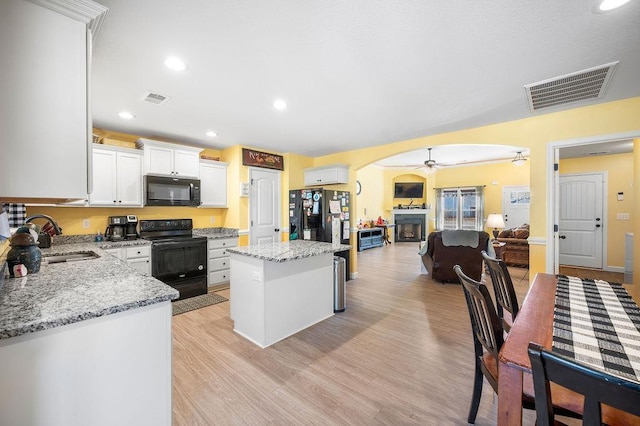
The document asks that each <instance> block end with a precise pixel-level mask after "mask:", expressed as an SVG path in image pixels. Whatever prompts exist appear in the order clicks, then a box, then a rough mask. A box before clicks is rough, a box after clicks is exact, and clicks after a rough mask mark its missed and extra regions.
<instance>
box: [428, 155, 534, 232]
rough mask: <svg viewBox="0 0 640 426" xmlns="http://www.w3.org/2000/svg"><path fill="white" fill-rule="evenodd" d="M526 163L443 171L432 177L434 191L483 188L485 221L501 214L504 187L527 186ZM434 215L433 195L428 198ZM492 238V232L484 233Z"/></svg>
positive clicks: (445, 169)
mask: <svg viewBox="0 0 640 426" xmlns="http://www.w3.org/2000/svg"><path fill="white" fill-rule="evenodd" d="M529 163H530V162H529V161H527V162H525V163H524V164H523V165H521V166H514V165H513V164H512V163H511V161H506V162H501V163H494V164H482V165H477V166H463V167H455V168H442V169H438V171H437V172H436V173H435V175H434V179H435V185H436V187H437V188H455V187H464V186H484V220H486V219H487V216H488V215H489V214H490V213H502V188H503V187H505V186H516V185H518V186H520V185H523V186H527V185H529V175H530V169H529ZM430 198H431V200H433V203H432V207H433V214H435V191H433V193H432V194H431V196H430ZM485 230H486V231H487V232H488V233H489V235H492V231H493V228H486V229H485Z"/></svg>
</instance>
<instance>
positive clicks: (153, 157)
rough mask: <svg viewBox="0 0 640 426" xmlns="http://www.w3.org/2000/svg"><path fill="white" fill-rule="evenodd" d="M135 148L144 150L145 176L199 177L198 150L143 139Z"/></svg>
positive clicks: (199, 150)
mask: <svg viewBox="0 0 640 426" xmlns="http://www.w3.org/2000/svg"><path fill="white" fill-rule="evenodd" d="M136 146H137V147H138V148H140V147H142V148H143V149H144V174H145V175H147V174H152V175H166V176H176V177H191V178H199V177H200V152H201V151H202V149H200V148H194V147H190V146H184V145H178V144H172V143H167V142H159V141H154V140H149V139H143V138H140V139H138V140H137V142H136Z"/></svg>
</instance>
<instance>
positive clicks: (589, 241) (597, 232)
mask: <svg viewBox="0 0 640 426" xmlns="http://www.w3.org/2000/svg"><path fill="white" fill-rule="evenodd" d="M603 188H604V175H603V174H602V173H589V174H572V175H560V197H559V198H560V200H559V201H560V211H559V223H558V224H559V232H558V238H559V261H560V264H562V265H571V266H583V267H587V268H602V263H603V262H602V253H603V250H602V242H603V241H602V234H603V232H604V224H605V220H604V217H603V199H604V193H603Z"/></svg>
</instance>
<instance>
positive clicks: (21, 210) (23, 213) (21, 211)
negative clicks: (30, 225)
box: [3, 203, 27, 228]
mask: <svg viewBox="0 0 640 426" xmlns="http://www.w3.org/2000/svg"><path fill="white" fill-rule="evenodd" d="M3 210H4V211H5V212H7V217H8V219H9V227H11V228H18V227H20V226H22V225H24V222H25V220H26V219H27V206H26V205H25V204H19V203H8V204H4V205H3Z"/></svg>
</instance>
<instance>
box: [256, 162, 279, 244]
mask: <svg viewBox="0 0 640 426" xmlns="http://www.w3.org/2000/svg"><path fill="white" fill-rule="evenodd" d="M249 178H250V182H251V199H250V200H249V206H250V207H249V210H250V218H249V219H250V220H249V241H250V244H251V245H255V244H258V245H259V244H265V243H275V242H279V241H280V238H281V236H280V216H281V214H280V199H281V195H280V172H278V171H276V170H269V169H259V168H250V169H249Z"/></svg>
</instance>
